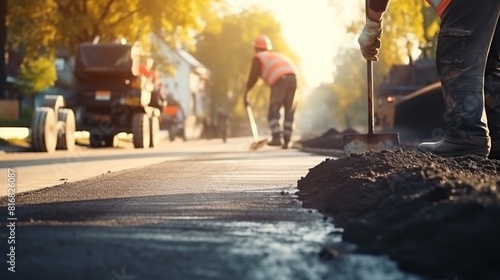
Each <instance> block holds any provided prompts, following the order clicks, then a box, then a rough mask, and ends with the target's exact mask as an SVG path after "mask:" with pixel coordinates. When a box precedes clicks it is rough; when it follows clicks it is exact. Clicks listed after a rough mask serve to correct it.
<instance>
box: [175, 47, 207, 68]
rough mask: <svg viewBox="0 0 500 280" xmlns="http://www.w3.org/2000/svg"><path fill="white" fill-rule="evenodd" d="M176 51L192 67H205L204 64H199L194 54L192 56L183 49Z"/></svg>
mask: <svg viewBox="0 0 500 280" xmlns="http://www.w3.org/2000/svg"><path fill="white" fill-rule="evenodd" d="M177 53H178V54H179V56H180V57H181V58H182V59H184V60H185V61H186V62H187V63H188V64H189V65H191V66H193V67H202V68H207V67H205V65H203V64H201V62H199V61H198V60H197V59H196V58H195V57H194V56H192V55H191V54H190V53H188V52H187V51H185V50H183V49H177Z"/></svg>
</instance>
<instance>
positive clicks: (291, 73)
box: [244, 35, 297, 149]
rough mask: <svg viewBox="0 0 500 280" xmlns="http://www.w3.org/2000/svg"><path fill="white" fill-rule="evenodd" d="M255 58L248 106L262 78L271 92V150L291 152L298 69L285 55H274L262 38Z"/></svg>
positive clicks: (254, 43) (250, 77)
mask: <svg viewBox="0 0 500 280" xmlns="http://www.w3.org/2000/svg"><path fill="white" fill-rule="evenodd" d="M253 46H254V49H255V56H254V58H253V60H252V66H251V69H250V74H249V77H248V81H247V87H246V91H245V95H244V102H245V106H247V105H249V100H248V93H249V91H250V89H252V87H253V86H254V85H255V83H256V82H257V80H258V78H259V76H260V77H261V78H262V79H263V80H264V82H265V83H266V84H267V85H268V86H269V87H270V88H271V97H270V102H269V113H268V121H269V127H270V129H271V134H272V139H271V141H270V142H269V143H268V145H270V146H282V148H283V149H287V148H288V143H289V142H290V139H291V137H292V126H293V117H294V113H295V106H294V97H295V90H296V89H297V79H296V77H295V72H296V71H295V66H294V64H293V63H292V62H291V60H290V59H288V58H287V57H285V56H284V55H282V54H280V53H277V52H271V50H272V45H271V40H270V39H269V38H268V37H267V36H265V35H261V36H259V37H257V39H255V41H254V42H253ZM281 107H284V110H285V112H284V113H285V116H284V122H283V142H282V141H281V134H282V133H281V128H280V122H279V121H280V118H281V115H280V109H281Z"/></svg>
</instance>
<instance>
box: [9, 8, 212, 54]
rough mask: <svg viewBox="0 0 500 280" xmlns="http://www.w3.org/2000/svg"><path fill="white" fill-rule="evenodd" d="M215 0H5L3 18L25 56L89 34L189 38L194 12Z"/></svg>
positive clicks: (197, 24) (72, 45) (195, 25)
mask: <svg viewBox="0 0 500 280" xmlns="http://www.w3.org/2000/svg"><path fill="white" fill-rule="evenodd" d="M214 1H215V2H216V1H217V0H170V1H168V2H165V1H161V0H104V1H88V0H44V1H42V0H38V1H33V0H11V1H9V14H8V24H9V28H10V29H11V31H12V36H11V37H10V38H9V39H10V44H11V46H12V47H14V48H19V47H22V48H23V49H25V50H26V52H27V55H28V56H32V57H34V56H37V54H39V52H40V51H42V52H45V53H49V54H54V53H55V51H56V50H57V48H59V47H65V48H67V49H68V50H69V51H71V52H74V51H75V50H76V47H77V46H78V44H80V43H82V42H89V41H92V40H94V38H96V37H97V36H99V37H100V40H101V41H105V42H109V41H116V40H118V39H121V38H125V39H127V40H128V41H141V42H142V43H144V45H147V43H148V42H149V36H150V35H151V34H152V33H154V34H157V35H159V36H161V37H162V38H164V39H165V41H167V42H169V43H172V44H176V43H178V42H183V43H185V44H188V45H189V44H193V41H192V36H191V35H192V34H191V32H192V31H193V30H198V31H199V30H200V28H201V27H202V22H201V21H200V20H199V16H200V14H201V13H202V12H206V10H207V9H209V8H210V7H211V3H213V2H214Z"/></svg>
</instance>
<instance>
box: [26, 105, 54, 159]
mask: <svg viewBox="0 0 500 280" xmlns="http://www.w3.org/2000/svg"><path fill="white" fill-rule="evenodd" d="M30 138H31V147H32V148H33V150H34V151H36V152H48V153H52V152H54V151H55V150H56V144H57V124H56V116H55V113H54V110H53V109H52V108H48V107H38V108H36V109H35V112H34V113H33V119H32V121H31V133H30Z"/></svg>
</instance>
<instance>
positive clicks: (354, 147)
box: [344, 60, 400, 157]
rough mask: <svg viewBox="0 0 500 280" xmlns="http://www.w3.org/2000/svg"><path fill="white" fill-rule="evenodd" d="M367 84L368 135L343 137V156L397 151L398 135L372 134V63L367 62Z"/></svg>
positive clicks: (398, 145)
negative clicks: (372, 151) (376, 151)
mask: <svg viewBox="0 0 500 280" xmlns="http://www.w3.org/2000/svg"><path fill="white" fill-rule="evenodd" d="M366 65H367V82H368V134H354V135H344V154H345V156H346V157H347V156H349V155H350V154H351V153H362V152H366V151H371V150H393V151H394V150H399V149H400V144H399V134H398V133H387V134H374V133H373V127H374V121H373V120H374V113H373V107H374V106H373V61H370V60H368V61H367V64H366Z"/></svg>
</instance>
